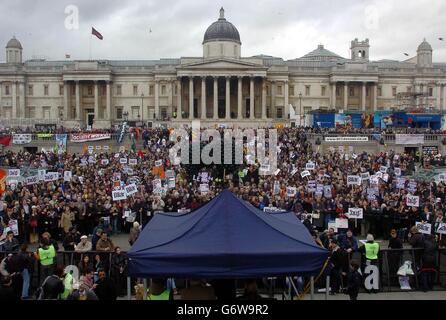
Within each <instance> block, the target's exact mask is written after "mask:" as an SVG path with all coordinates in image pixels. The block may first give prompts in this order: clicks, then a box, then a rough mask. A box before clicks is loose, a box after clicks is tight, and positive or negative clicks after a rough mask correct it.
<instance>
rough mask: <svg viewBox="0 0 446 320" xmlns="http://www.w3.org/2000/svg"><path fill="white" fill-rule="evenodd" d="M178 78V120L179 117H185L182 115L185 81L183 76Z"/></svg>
mask: <svg viewBox="0 0 446 320" xmlns="http://www.w3.org/2000/svg"><path fill="white" fill-rule="evenodd" d="M177 79H178V80H177V86H178V89H177V120H178V119H182V118H183V117H182V115H183V113H182V112H183V110H181V109H182V106H181V103H182V99H183V97H182V93H181V91H182V86H183V81H182V79H183V78H181V77H178V78H177Z"/></svg>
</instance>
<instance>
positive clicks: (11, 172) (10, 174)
mask: <svg viewBox="0 0 446 320" xmlns="http://www.w3.org/2000/svg"><path fill="white" fill-rule="evenodd" d="M8 177H20V169H8Z"/></svg>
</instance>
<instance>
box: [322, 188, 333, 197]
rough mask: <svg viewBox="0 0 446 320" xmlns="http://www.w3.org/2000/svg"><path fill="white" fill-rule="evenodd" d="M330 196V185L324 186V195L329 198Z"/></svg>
mask: <svg viewBox="0 0 446 320" xmlns="http://www.w3.org/2000/svg"><path fill="white" fill-rule="evenodd" d="M331 196H332V194H331V186H324V197H325V198H328V199H329V198H331Z"/></svg>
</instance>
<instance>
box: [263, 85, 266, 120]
mask: <svg viewBox="0 0 446 320" xmlns="http://www.w3.org/2000/svg"><path fill="white" fill-rule="evenodd" d="M262 119H264V120H265V119H266V77H265V78H263V79H262Z"/></svg>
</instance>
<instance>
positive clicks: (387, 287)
mask: <svg viewBox="0 0 446 320" xmlns="http://www.w3.org/2000/svg"><path fill="white" fill-rule="evenodd" d="M7 254H8V253H7V252H0V259H1V260H3V259H4V258H5V257H6V256H7ZM96 254H99V255H100V257H101V261H102V262H103V263H104V267H105V270H106V272H107V273H108V276H109V277H112V276H113V274H112V270H111V265H112V259H113V255H114V253H113V252H99V251H89V252H86V253H79V252H73V251H59V252H57V257H56V264H57V265H59V266H64V267H66V266H70V265H71V266H76V267H78V265H79V262H80V261H82V259H83V257H84V256H85V255H88V256H89V257H90V262H92V263H93V264H94V257H95V255H96ZM122 254H124V255H125V254H126V253H125V252H122ZM422 257H423V249H412V248H405V249H386V248H384V249H381V250H380V252H379V255H378V261H379V263H378V268H379V291H380V292H399V291H403V290H402V289H401V288H400V286H399V281H398V277H399V276H398V275H397V271H398V269H399V268H400V267H401V265H402V264H403V263H404V262H405V261H410V262H411V264H412V270H413V271H414V273H415V274H414V275H413V276H409V279H410V286H411V288H412V290H421V289H422V285H421V274H420V270H421V267H422ZM351 261H356V262H358V263H359V264H360V265H361V270H362V271H364V266H365V257H364V256H362V255H361V254H360V253H359V252H353V253H352V254H351V256H349V262H351ZM435 269H436V274H435V283H434V285H435V287H434V290H436V291H446V248H440V249H437V250H436V267H435ZM30 274H31V279H30V292H34V291H35V290H36V289H37V288H38V287H39V286H40V284H41V283H42V281H43V280H44V279H42V274H41V268H40V263H39V261H37V260H35V261H34V265H33V269H32V270H30ZM363 275H364V274H363ZM365 276H367V275H364V277H365ZM123 277H125V278H126V283H125V285H124V287H125V291H126V295H127V296H128V297H130V296H131V295H132V294H133V293H134V290H133V287H134V285H135V284H136V283H137V282H138V283H139V282H141V279H136V278H129V277H128V274H127V272H125V273H124V274H123ZM329 277H330V273H329V272H328V271H327V270H326V271H325V274H324V275H323V276H322V277H321V278H320V279H319V281H318V282H317V283H313V284H312V285H311V293H312V295H313V296H314V293H315V292H316V290H317V289H325V290H323V291H324V292H325V296H326V297H325V299H328V290H327V288H328V284H329V282H330V279H329ZM274 279H275V280H274V286H271V287H269V289H268V291H269V295H270V296H274V295H276V294H277V295H282V297H283V298H286V299H290V298H291V299H292V297H293V295H294V296H295V295H296V293H297V288H296V286H295V285H294V283H293V281H292V278H291V277H289V278H288V280H289V281H291V282H288V283H287V281H286V279H285V278H284V277H277V278H274ZM306 281H311V278H309V277H307V278H306ZM176 282H177V285H179V287H181V285H182V284H184V283H185V282H186V281H183V279H176ZM343 284H344V287H345V285H346V284H345V283H343ZM290 286H291V287H290ZM129 290H130V291H129ZM361 291H364V288H362V289H361ZM284 293H285V294H284Z"/></svg>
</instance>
